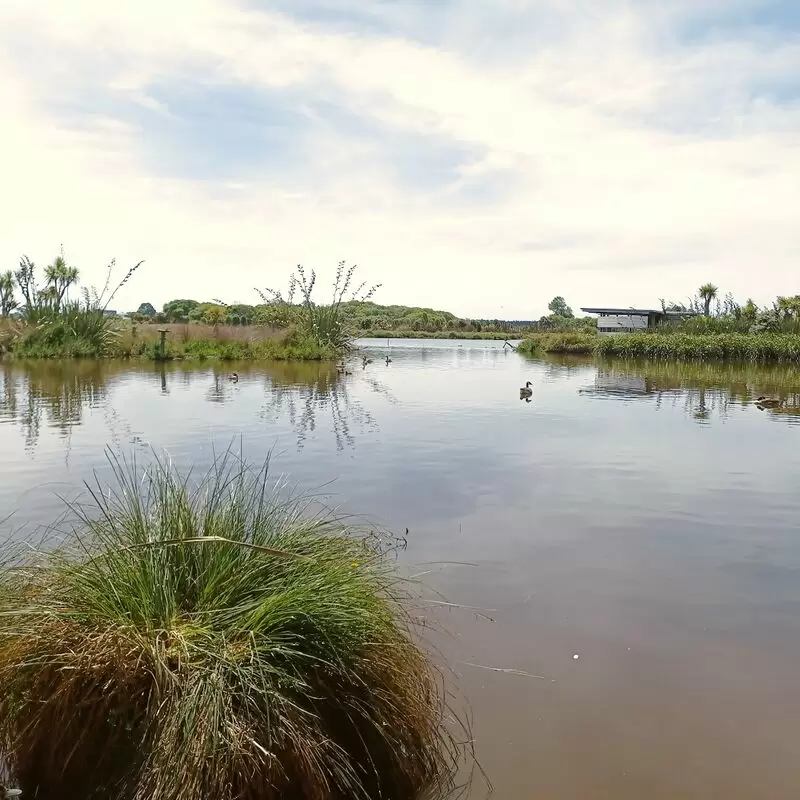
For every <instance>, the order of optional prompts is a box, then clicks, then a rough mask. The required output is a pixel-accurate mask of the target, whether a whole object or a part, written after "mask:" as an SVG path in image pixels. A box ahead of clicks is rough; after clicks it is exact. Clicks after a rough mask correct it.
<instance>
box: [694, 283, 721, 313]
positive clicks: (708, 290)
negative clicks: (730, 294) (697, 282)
mask: <svg viewBox="0 0 800 800" xmlns="http://www.w3.org/2000/svg"><path fill="white" fill-rule="evenodd" d="M718 291H719V287H717V286H714V284H713V283H704V284H703V285H702V286H701V287H700V288H699V289H698V290H697V293H698V294H699V295H700V299H701V300H702V301H703V313H704V314H705V315H706V316H707V317H708V316H710V315H711V301H712V300H713V299H714V298H715V297H716V296H717V292H718Z"/></svg>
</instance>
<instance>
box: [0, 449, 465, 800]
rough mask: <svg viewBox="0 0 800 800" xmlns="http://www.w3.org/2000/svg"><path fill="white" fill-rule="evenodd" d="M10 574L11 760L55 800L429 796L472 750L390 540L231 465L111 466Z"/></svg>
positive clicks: (3, 729) (5, 748)
mask: <svg viewBox="0 0 800 800" xmlns="http://www.w3.org/2000/svg"><path fill="white" fill-rule="evenodd" d="M109 461H110V464H111V467H112V471H113V481H112V483H111V486H105V485H102V484H101V483H100V482H99V479H98V478H97V477H96V478H95V481H94V483H93V484H92V485H87V488H88V492H89V494H88V495H87V497H88V499H87V502H86V504H80V505H75V504H73V505H70V506H69V511H68V516H69V517H70V518H71V519H72V522H71V523H70V525H69V527H68V528H64V527H60V531H61V534H60V535H59V544H58V545H57V546H55V547H53V546H51V547H49V548H44V547H40V548H38V549H28V550H27V555H26V554H25V553H24V552H23V551H18V552H17V553H16V555H14V556H13V557H12V556H11V555H8V556H7V558H6V563H5V565H4V567H3V569H2V572H1V573H0V574H1V575H2V577H1V578H0V682H2V686H3V692H2V698H0V748H2V750H1V751H0V757H2V759H0V760H5V761H6V762H7V764H8V766H9V768H10V770H11V773H12V775H13V776H14V778H15V779H16V780H17V781H18V782H19V784H20V786H21V788H22V789H23V790H24V792H25V795H24V796H28V797H38V798H41V800H51V799H52V800H55V798H59V799H66V800H73V799H74V800H79V799H80V800H92V799H93V798H110V799H112V800H153V798H158V799H159V800H197V798H209V799H213V800H228V799H230V800H233V798H241V799H242V800H301V798H302V800H344V799H345V798H347V799H348V800H351V798H363V799H364V800H367V798H369V799H370V800H375V799H376V798H386V799H387V800H411V798H417V797H420V796H422V795H423V794H424V796H425V797H432V798H442V797H447V796H450V793H451V792H452V791H453V790H454V772H455V770H456V768H457V766H458V761H459V757H460V748H459V747H458V746H457V745H456V744H455V742H454V740H453V737H452V736H451V734H450V733H449V732H448V731H449V729H450V728H449V725H448V712H447V710H446V702H445V692H444V690H443V686H442V680H441V676H440V675H439V673H438V672H437V671H436V669H434V668H433V667H432V665H431V663H430V661H429V659H428V657H427V656H426V653H425V652H424V651H423V650H422V649H421V647H420V645H419V644H418V643H417V639H416V637H415V636H414V635H413V633H412V620H411V617H410V615H409V613H408V611H407V608H408V605H407V604H408V601H409V597H408V596H407V595H406V594H405V591H404V589H403V584H401V583H400V582H399V581H398V579H397V578H395V577H394V576H393V574H392V571H391V569H390V568H389V562H388V560H387V555H386V552H385V550H384V549H382V548H381V547H379V546H376V544H375V541H376V540H375V538H374V537H364V536H360V535H358V534H357V532H355V531H353V530H349V529H347V528H346V527H344V524H343V521H342V520H341V519H337V518H336V517H335V516H333V515H331V514H330V513H329V512H322V511H319V510H318V509H317V510H315V509H316V507H315V506H314V505H313V503H312V500H310V499H303V498H298V497H296V496H292V494H291V493H287V489H286V486H285V485H283V484H281V483H280V482H275V483H273V482H271V480H270V479H269V477H268V469H267V465H266V464H265V466H264V467H263V468H260V469H253V468H250V467H248V466H247V465H245V464H244V463H243V462H242V461H241V460H240V459H239V458H238V457H236V456H234V455H233V454H232V453H231V452H230V451H229V452H227V453H225V454H224V455H223V456H221V457H220V458H218V459H217V460H216V461H215V464H214V466H213V468H212V469H211V470H210V472H209V473H208V474H206V475H205V476H204V477H203V478H202V479H200V480H199V481H197V482H191V483H190V478H191V475H189V476H187V477H181V476H180V475H179V474H178V473H177V472H176V471H175V470H174V468H173V467H172V466H171V464H170V463H168V462H167V461H165V460H163V459H159V458H154V460H153V463H152V464H150V465H149V466H148V467H147V468H146V469H145V470H140V469H139V468H138V466H137V465H136V463H135V462H127V461H125V460H124V459H118V458H115V457H114V456H109Z"/></svg>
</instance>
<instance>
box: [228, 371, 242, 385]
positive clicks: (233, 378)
mask: <svg viewBox="0 0 800 800" xmlns="http://www.w3.org/2000/svg"><path fill="white" fill-rule="evenodd" d="M228 380H229V381H233V382H234V383H238V381H239V373H238V372H231V374H230V375H228Z"/></svg>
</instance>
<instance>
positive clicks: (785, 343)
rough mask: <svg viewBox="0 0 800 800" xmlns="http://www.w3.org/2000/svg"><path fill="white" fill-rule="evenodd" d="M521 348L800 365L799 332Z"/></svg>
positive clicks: (551, 339) (566, 337) (559, 340)
mask: <svg viewBox="0 0 800 800" xmlns="http://www.w3.org/2000/svg"><path fill="white" fill-rule="evenodd" d="M517 350H518V352H520V353H523V354H525V355H536V354H537V353H553V354H575V355H590V356H597V357H602V358H619V359H637V358H638V359H648V360H652V361H667V360H673V361H738V362H745V363H747V362H750V363H765V364H766V363H772V364H800V334H796V333H716V334H696V333H682V332H669V333H664V332H652V333H620V334H614V335H610V336H599V335H596V334H595V335H592V334H569V333H564V334H558V333H551V334H537V335H533V336H530V337H528V338H526V339H525V340H524V341H523V342H521V343H520V344H519V345H518V347H517Z"/></svg>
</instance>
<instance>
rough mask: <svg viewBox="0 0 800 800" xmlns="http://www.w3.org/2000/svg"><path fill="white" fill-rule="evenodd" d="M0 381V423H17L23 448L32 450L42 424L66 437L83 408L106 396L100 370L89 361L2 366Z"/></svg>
mask: <svg viewBox="0 0 800 800" xmlns="http://www.w3.org/2000/svg"><path fill="white" fill-rule="evenodd" d="M0 379H1V380H2V389H1V390H0V421H5V420H16V421H17V423H18V425H19V427H20V430H21V431H22V435H23V437H24V438H25V447H26V449H33V448H35V447H36V444H37V442H38V440H39V436H40V434H41V429H42V424H43V423H44V424H46V425H47V426H49V427H51V428H56V429H57V430H58V431H59V433H60V435H61V436H63V437H65V438H69V435H70V432H71V430H72V427H73V426H75V425H79V424H80V423H81V421H82V419H83V415H84V412H85V409H86V408H87V407H92V406H97V405H100V404H101V403H103V402H104V401H105V399H106V395H107V390H106V377H105V372H104V369H103V367H102V365H101V364H100V363H98V362H93V361H76V362H74V363H68V362H50V361H48V362H40V363H36V364H23V365H21V366H19V367H17V368H16V369H12V367H11V365H10V364H3V365H2V369H0Z"/></svg>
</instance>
